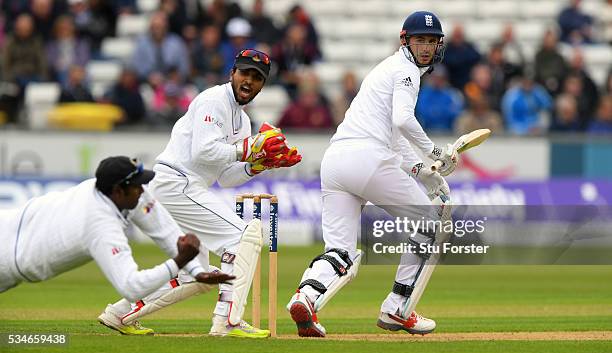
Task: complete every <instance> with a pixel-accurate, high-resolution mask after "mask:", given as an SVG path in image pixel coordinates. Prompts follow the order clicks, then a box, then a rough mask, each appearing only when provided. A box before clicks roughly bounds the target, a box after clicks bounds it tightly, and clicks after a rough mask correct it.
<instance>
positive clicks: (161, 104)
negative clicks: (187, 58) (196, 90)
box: [151, 69, 195, 112]
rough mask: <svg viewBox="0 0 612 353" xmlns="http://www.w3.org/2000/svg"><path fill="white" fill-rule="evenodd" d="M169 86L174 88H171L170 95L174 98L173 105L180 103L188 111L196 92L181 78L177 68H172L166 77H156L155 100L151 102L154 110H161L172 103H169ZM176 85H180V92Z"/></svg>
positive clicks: (181, 107) (182, 108)
mask: <svg viewBox="0 0 612 353" xmlns="http://www.w3.org/2000/svg"><path fill="white" fill-rule="evenodd" d="M167 86H171V88H172V89H171V90H170V92H172V96H171V97H170V98H171V99H172V102H171V103H172V105H175V104H178V105H180V109H181V110H184V111H187V108H189V103H191V101H192V100H193V98H194V97H195V94H192V91H191V89H190V88H189V87H188V86H187V85H186V84H185V81H184V80H183V79H182V78H181V76H180V74H179V73H178V71H177V70H176V69H173V70H170V71H169V72H168V75H167V77H166V78H165V79H164V78H163V77H159V78H156V79H154V85H153V101H152V104H151V108H152V110H153V111H155V112H159V111H162V110H164V109H166V108H167V107H168V106H169V105H170V103H168V96H167V92H168V90H167ZM175 87H178V93H177V89H175Z"/></svg>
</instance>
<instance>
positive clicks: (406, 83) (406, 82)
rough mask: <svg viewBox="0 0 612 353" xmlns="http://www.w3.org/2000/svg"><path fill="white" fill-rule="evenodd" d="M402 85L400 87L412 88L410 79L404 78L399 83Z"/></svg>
mask: <svg viewBox="0 0 612 353" xmlns="http://www.w3.org/2000/svg"><path fill="white" fill-rule="evenodd" d="M400 82H401V83H402V85H404V86H406V87H412V80H411V79H410V77H406V78H405V79H403V80H401V81H400Z"/></svg>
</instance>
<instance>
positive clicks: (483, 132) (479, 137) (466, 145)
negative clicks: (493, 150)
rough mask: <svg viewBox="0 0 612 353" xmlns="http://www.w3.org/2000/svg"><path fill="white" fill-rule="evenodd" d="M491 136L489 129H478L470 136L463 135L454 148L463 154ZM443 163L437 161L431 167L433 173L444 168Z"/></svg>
mask: <svg viewBox="0 0 612 353" xmlns="http://www.w3.org/2000/svg"><path fill="white" fill-rule="evenodd" d="M490 135H491V130H489V129H478V130H474V131H472V132H470V133H468V134H465V135H461V137H459V138H458V139H457V141H455V143H454V144H453V147H454V148H455V149H456V150H457V153H463V152H465V151H467V150H469V149H470V148H473V147H476V146H478V145H480V144H481V143H482V142H483V141H484V140H486V139H488V138H489V136H490ZM442 164H443V163H442V161H435V162H434V164H432V165H431V171H432V172H436V171H438V169H439V168H440V167H441V166H442Z"/></svg>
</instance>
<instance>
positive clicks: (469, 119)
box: [454, 96, 504, 135]
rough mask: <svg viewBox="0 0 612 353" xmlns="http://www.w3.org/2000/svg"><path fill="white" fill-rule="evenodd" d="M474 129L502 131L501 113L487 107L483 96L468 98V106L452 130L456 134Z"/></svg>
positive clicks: (487, 104)
mask: <svg viewBox="0 0 612 353" xmlns="http://www.w3.org/2000/svg"><path fill="white" fill-rule="evenodd" d="M476 129H489V130H491V131H492V132H493V133H501V132H503V131H504V121H503V119H502V117H501V114H499V113H498V112H496V111H495V110H493V109H491V108H490V107H489V102H488V101H487V100H486V99H485V97H482V96H480V97H476V98H474V99H470V100H469V104H468V108H467V109H466V110H465V111H464V112H463V113H461V115H460V116H459V118H457V120H456V121H455V126H454V131H455V133H456V134H458V135H463V134H467V133H468V132H470V131H474V130H476Z"/></svg>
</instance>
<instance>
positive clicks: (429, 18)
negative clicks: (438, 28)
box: [425, 15, 433, 27]
mask: <svg viewBox="0 0 612 353" xmlns="http://www.w3.org/2000/svg"><path fill="white" fill-rule="evenodd" d="M425 26H427V27H433V17H432V16H431V15H425Z"/></svg>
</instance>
